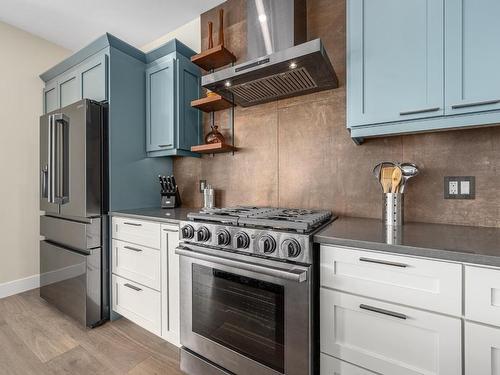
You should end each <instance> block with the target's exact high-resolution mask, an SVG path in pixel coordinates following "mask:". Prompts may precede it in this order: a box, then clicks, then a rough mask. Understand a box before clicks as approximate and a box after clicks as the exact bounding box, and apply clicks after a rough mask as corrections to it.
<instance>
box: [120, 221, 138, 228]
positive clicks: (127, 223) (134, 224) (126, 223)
mask: <svg viewBox="0 0 500 375" xmlns="http://www.w3.org/2000/svg"><path fill="white" fill-rule="evenodd" d="M123 224H124V225H131V226H133V227H142V224H139V223H129V222H127V221H126V222H124V223H123Z"/></svg>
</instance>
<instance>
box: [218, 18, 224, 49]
mask: <svg viewBox="0 0 500 375" xmlns="http://www.w3.org/2000/svg"><path fill="white" fill-rule="evenodd" d="M219 45H220V46H223V45H224V9H220V10H219Z"/></svg>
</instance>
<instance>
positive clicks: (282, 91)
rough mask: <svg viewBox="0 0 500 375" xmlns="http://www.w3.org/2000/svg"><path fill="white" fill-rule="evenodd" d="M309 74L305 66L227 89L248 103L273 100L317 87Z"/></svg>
mask: <svg viewBox="0 0 500 375" xmlns="http://www.w3.org/2000/svg"><path fill="white" fill-rule="evenodd" d="M317 87H318V85H316V82H314V80H313V78H312V77H311V75H310V74H309V73H308V71H307V69H306V68H305V67H302V68H297V69H294V70H290V71H288V72H285V73H278V74H274V75H271V76H269V77H264V78H260V79H256V80H254V81H250V82H248V83H242V84H240V85H237V86H231V87H228V90H229V91H230V92H232V93H233V94H234V96H235V97H237V98H238V100H239V101H244V102H245V103H248V104H250V105H252V104H254V103H255V104H258V103H262V102H265V101H267V100H274V99H275V98H277V97H286V96H292V95H294V94H296V93H300V92H302V91H306V90H314V89H315V88H317Z"/></svg>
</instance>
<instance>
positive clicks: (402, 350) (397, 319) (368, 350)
mask: <svg viewBox="0 0 500 375" xmlns="http://www.w3.org/2000/svg"><path fill="white" fill-rule="evenodd" d="M320 324H321V352H322V353H325V354H328V355H331V356H334V357H336V358H339V359H341V360H345V361H347V362H350V363H353V364H355V365H357V366H360V367H363V368H366V369H369V370H371V371H374V372H376V373H380V374H384V375H417V374H426V375H431V374H435V375H457V374H461V371H462V368H461V364H462V353H461V320H460V319H459V318H452V317H447V316H442V315H439V314H433V313H429V312H424V311H420V310H416V309H412V308H409V307H402V306H396V305H393V304H389V303H384V302H380V301H375V300H371V299H368V298H363V297H358V296H353V295H350V294H345V293H341V292H336V291H332V290H329V289H325V288H321V318H320Z"/></svg>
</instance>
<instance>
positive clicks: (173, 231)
mask: <svg viewBox="0 0 500 375" xmlns="http://www.w3.org/2000/svg"><path fill="white" fill-rule="evenodd" d="M163 231H164V232H171V233H178V232H179V231H178V230H177V229H163Z"/></svg>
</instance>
